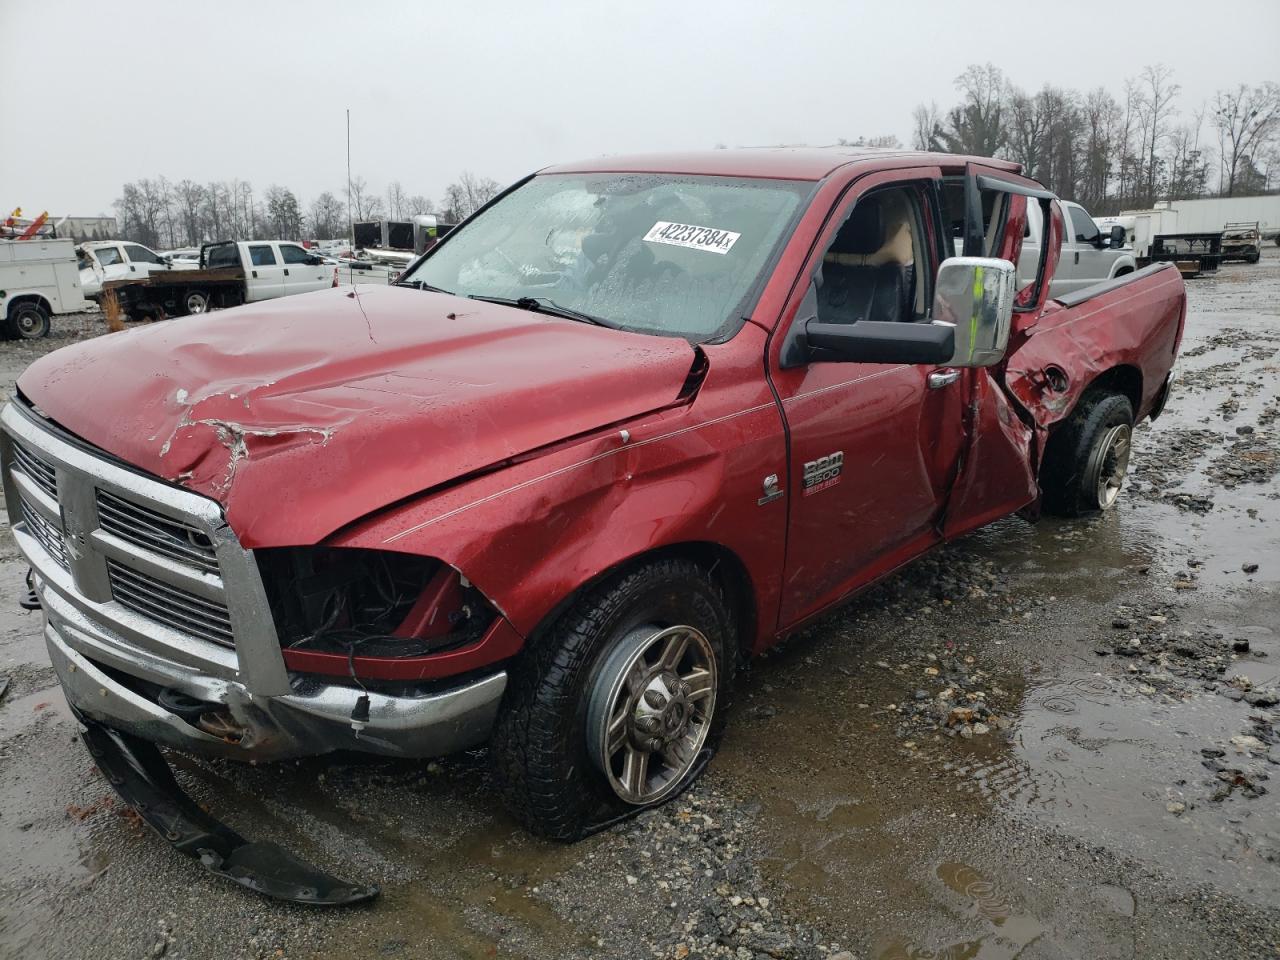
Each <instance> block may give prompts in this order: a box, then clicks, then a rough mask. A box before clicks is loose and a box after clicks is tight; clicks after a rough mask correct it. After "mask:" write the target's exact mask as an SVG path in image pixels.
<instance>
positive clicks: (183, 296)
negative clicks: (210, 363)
mask: <svg viewBox="0 0 1280 960" xmlns="http://www.w3.org/2000/svg"><path fill="white" fill-rule="evenodd" d="M332 286H336V272H335V267H334V266H333V265H332V264H329V263H326V262H325V258H324V257H321V256H319V255H317V254H314V253H312V252H311V251H309V250H306V249H305V248H303V246H302V244H300V243H293V242H290V241H286V240H224V241H221V242H219V243H207V244H205V245H204V246H203V247H201V248H200V263H199V264H198V265H197V266H196V268H195V269H192V270H174V271H171V272H168V273H153V274H151V275H150V276H148V277H145V278H142V279H138V280H122V281H116V282H112V283H108V284H107V285H106V286H105V287H104V291H106V292H111V291H114V292H115V294H116V297H117V298H118V300H119V302H120V307H121V308H122V309H123V310H124V312H125V313H126V314H127V315H128V316H129V318H130V319H133V320H142V319H154V318H160V317H174V316H185V315H187V314H191V313H205V312H206V311H208V310H213V309H215V308H217V307H234V306H236V305H237V304H241V303H252V302H254V301H258V300H271V299H274V298H275V297H287V296H290V295H291V294H295V293H309V292H310V291H312V290H322V289H324V288H326V287H332Z"/></svg>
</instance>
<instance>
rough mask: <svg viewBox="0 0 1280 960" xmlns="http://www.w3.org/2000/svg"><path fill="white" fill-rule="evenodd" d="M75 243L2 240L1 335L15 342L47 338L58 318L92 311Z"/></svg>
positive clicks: (0, 283) (0, 254)
mask: <svg viewBox="0 0 1280 960" xmlns="http://www.w3.org/2000/svg"><path fill="white" fill-rule="evenodd" d="M89 306H90V304H89V302H88V301H86V300H85V298H84V291H83V289H82V288H81V286H80V269H79V267H78V266H77V265H76V253H75V241H73V240H54V239H45V238H36V239H34V240H0V333H3V335H4V336H6V337H9V338H11V339H15V340H19V339H20V340H35V339H37V338H39V337H43V336H46V335H48V333H49V318H50V317H51V316H52V315H53V314H55V313H75V312H76V311H79V310H88V309H89Z"/></svg>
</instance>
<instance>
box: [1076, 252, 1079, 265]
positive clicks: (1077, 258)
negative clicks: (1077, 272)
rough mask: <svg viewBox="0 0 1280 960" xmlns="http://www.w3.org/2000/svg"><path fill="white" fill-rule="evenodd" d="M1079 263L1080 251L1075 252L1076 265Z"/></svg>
mask: <svg viewBox="0 0 1280 960" xmlns="http://www.w3.org/2000/svg"><path fill="white" fill-rule="evenodd" d="M1079 262H1080V251H1079V250H1077V251H1076V263H1079Z"/></svg>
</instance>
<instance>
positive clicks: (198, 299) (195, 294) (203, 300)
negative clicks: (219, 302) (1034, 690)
mask: <svg viewBox="0 0 1280 960" xmlns="http://www.w3.org/2000/svg"><path fill="white" fill-rule="evenodd" d="M182 306H183V309H184V310H185V311H186V312H187V313H189V314H190V313H208V312H209V306H210V301H209V294H208V293H206V292H205V291H203V290H188V291H187V294H186V296H184V297H183V298H182Z"/></svg>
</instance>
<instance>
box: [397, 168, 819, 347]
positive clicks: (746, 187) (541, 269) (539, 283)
mask: <svg viewBox="0 0 1280 960" xmlns="http://www.w3.org/2000/svg"><path fill="white" fill-rule="evenodd" d="M811 188H812V184H809V183H796V182H792V181H785V180H747V179H739V178H733V177H695V176H679V175H672V174H619V173H595V174H551V175H546V176H540V177H535V178H534V179H532V180H530V181H529V182H528V183H526V184H524V185H523V186H521V187H519V188H518V189H516V190H514V191H512V192H511V193H510V194H508V195H507V196H505V197H503V198H502V199H501V200H499V201H498V202H497V203H495V204H494V205H493V206H492V207H490V208H489V209H488V210H485V211H484V212H483V213H481V214H480V215H479V216H477V217H476V218H475V219H473V220H472V221H470V222H469V223H467V224H466V225H465V226H462V227H459V228H458V229H457V230H455V231H454V232H453V233H452V234H451V235H450V236H449V238H448V240H447V241H445V242H443V243H441V244H440V246H438V247H437V248H436V249H435V250H433V251H432V252H431V253H430V254H429V255H428V257H427V258H426V259H425V260H423V261H422V262H421V263H420V264H419V265H418V267H417V268H416V269H414V270H411V271H410V272H409V273H407V274H406V275H405V276H404V277H402V278H401V282H402V283H408V284H413V283H421V284H425V285H427V286H430V287H434V288H437V289H440V290H445V291H448V292H449V293H455V294H458V295H459V296H481V297H502V298H509V299H512V300H517V299H521V298H541V299H542V301H543V302H546V303H549V304H554V305H555V306H558V307H561V308H563V309H566V310H571V311H577V312H579V313H585V314H590V315H591V316H593V317H597V318H599V319H600V320H601V321H602V322H603V323H605V324H607V325H609V326H613V327H618V328H620V329H625V330H632V331H637V332H640V333H656V334H665V335H668V336H680V337H685V338H687V339H690V340H695V341H700V340H709V339H713V338H716V337H718V336H721V335H722V334H723V333H725V332H727V331H728V330H729V329H730V328H734V327H735V326H736V323H737V322H738V320H739V318H740V317H741V314H742V311H743V309H744V307H745V306H746V301H747V300H748V298H749V297H750V296H751V294H752V292H753V290H754V288H755V285H756V281H757V279H758V278H759V277H760V275H761V274H762V272H763V271H764V270H765V268H766V266H767V265H768V264H769V262H770V260H771V256H772V254H773V251H774V249H775V247H776V246H777V245H778V243H779V241H780V240H781V239H782V237H783V235H784V233H785V232H786V229H787V226H788V224H789V223H790V222H791V220H792V217H793V216H794V215H795V213H796V211H797V209H798V208H799V207H800V205H801V202H802V201H803V199H804V198H805V197H806V196H807V195H808V193H809V191H810V189H811Z"/></svg>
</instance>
